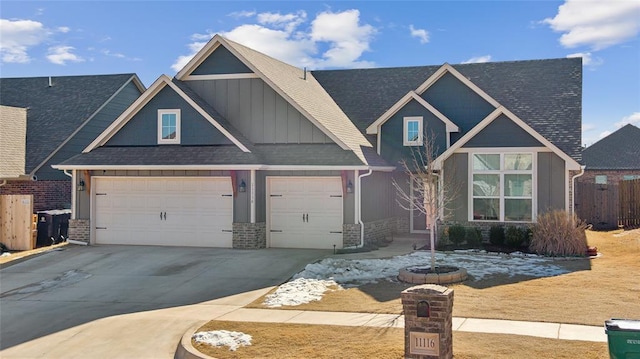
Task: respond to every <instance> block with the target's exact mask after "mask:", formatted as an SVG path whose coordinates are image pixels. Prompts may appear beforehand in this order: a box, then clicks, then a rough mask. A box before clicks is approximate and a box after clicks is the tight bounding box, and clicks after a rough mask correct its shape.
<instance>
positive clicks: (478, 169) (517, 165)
mask: <svg viewBox="0 0 640 359" xmlns="http://www.w3.org/2000/svg"><path fill="white" fill-rule="evenodd" d="M533 158H534V156H533V154H532V153H474V154H473V155H472V157H471V161H472V165H471V174H470V175H471V178H470V182H471V183H472V187H473V189H472V201H471V202H472V203H471V204H470V205H471V219H472V220H474V221H501V222H532V221H533V198H534V186H533V167H534V164H533Z"/></svg>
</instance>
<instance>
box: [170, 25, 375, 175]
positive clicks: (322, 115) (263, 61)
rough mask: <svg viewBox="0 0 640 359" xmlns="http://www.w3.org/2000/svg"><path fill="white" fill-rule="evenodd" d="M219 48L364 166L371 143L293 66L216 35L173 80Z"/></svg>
mask: <svg viewBox="0 0 640 359" xmlns="http://www.w3.org/2000/svg"><path fill="white" fill-rule="evenodd" d="M220 45H223V46H225V47H226V48H227V49H228V50H229V51H231V52H232V53H233V54H234V55H235V56H237V57H238V58H239V59H240V60H241V61H243V63H244V64H245V65H246V66H247V67H248V68H250V69H251V70H252V71H254V72H255V73H256V74H258V75H259V76H260V77H261V78H262V79H263V80H264V81H265V82H266V83H267V84H269V85H270V86H271V87H272V88H273V89H274V90H275V91H276V92H278V93H279V94H280V95H281V96H282V97H284V98H285V99H286V100H287V101H289V103H291V105H292V106H294V107H296V109H297V110H298V111H300V112H301V113H302V114H303V115H305V117H307V118H308V119H309V120H310V121H311V122H312V123H314V124H315V125H316V126H317V127H318V128H320V129H321V130H322V131H323V132H324V133H325V134H326V135H327V136H329V137H330V138H331V139H333V140H334V141H336V143H338V144H339V145H340V146H341V147H342V148H343V149H349V150H351V151H354V152H355V153H356V155H357V156H358V157H359V158H360V159H361V160H362V161H363V162H365V163H366V158H365V156H364V154H363V153H362V149H361V147H372V145H371V143H369V141H368V140H367V139H366V138H365V137H364V135H363V134H362V133H361V132H360V131H359V130H358V128H356V126H354V124H353V123H352V122H351V121H350V120H349V118H348V117H347V115H345V113H344V112H342V110H341V109H340V107H339V106H338V105H337V104H336V103H335V102H334V101H333V99H332V98H331V96H329V94H328V93H327V91H325V89H324V88H323V87H322V85H320V83H318V81H317V80H316V79H315V78H314V76H313V75H312V74H311V73H306V75H305V73H304V71H303V70H301V69H299V68H297V67H295V66H292V65H289V64H287V63H284V62H282V61H279V60H276V59H274V58H272V57H269V56H267V55H265V54H263V53H260V52H258V51H256V50H253V49H250V48H248V47H246V46H243V45H240V44H238V43H236V42H233V41H230V40H228V39H225V38H223V37H221V36H219V35H216V36H214V37H213V38H212V39H211V40H210V41H209V42H208V43H207V45H205V47H204V48H203V49H202V50H201V51H200V52H199V53H198V54H197V55H196V56H194V58H193V59H191V61H190V62H189V63H188V64H187V65H186V66H185V67H184V68H183V69H182V70H181V71H180V72H179V73H178V74H177V75H176V78H177V79H179V80H183V79H185V78H188V77H189V75H190V74H191V72H192V71H194V70H195V69H196V68H197V66H198V65H200V64H201V62H202V61H203V60H204V59H205V58H206V57H207V56H209V55H210V54H211V53H212V52H213V50H215V48H216V47H217V46H220ZM305 76H306V79H305Z"/></svg>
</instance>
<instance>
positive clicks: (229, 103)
mask: <svg viewBox="0 0 640 359" xmlns="http://www.w3.org/2000/svg"><path fill="white" fill-rule="evenodd" d="M187 84H188V85H189V86H190V87H191V88H192V89H193V90H194V91H195V92H196V93H197V94H198V95H199V96H200V97H202V98H203V99H204V100H205V101H207V102H208V103H209V104H210V105H211V106H213V108H215V109H216V111H218V112H219V113H220V114H221V115H222V116H223V117H224V118H225V119H227V121H229V122H230V123H231V125H232V126H234V127H235V128H237V129H238V130H239V131H240V132H241V133H242V134H243V135H244V136H245V137H246V138H248V139H249V141H251V142H253V143H257V144H260V143H333V141H332V140H331V139H330V138H329V137H328V136H326V135H325V134H324V133H323V132H322V131H321V130H320V129H318V128H317V127H316V126H315V125H313V124H312V123H311V122H310V121H309V120H308V119H307V118H306V117H305V116H304V115H302V114H301V113H300V111H298V110H296V108H295V107H293V106H291V104H289V103H288V102H287V101H286V100H285V99H284V98H283V97H282V96H280V95H279V94H277V93H276V92H275V91H274V90H273V89H272V88H271V87H270V86H269V85H267V84H266V83H265V82H264V81H262V79H233V80H202V81H200V80H199V81H188V82H187Z"/></svg>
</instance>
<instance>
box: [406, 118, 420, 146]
mask: <svg viewBox="0 0 640 359" xmlns="http://www.w3.org/2000/svg"><path fill="white" fill-rule="evenodd" d="M422 122H423V121H422V116H417V117H405V118H404V126H403V141H402V142H403V144H404V145H405V146H422Z"/></svg>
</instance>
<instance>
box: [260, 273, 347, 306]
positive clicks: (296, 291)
mask: <svg viewBox="0 0 640 359" xmlns="http://www.w3.org/2000/svg"><path fill="white" fill-rule="evenodd" d="M335 289H337V290H340V289H342V287H340V285H339V284H338V283H336V281H334V280H333V279H331V278H330V279H326V280H325V279H308V278H297V279H294V280H292V281H291V282H287V283H284V284H282V285H281V286H279V287H278V289H276V291H275V292H273V293H272V294H269V295H267V296H266V298H265V300H264V304H265V305H266V306H267V307H271V308H275V307H281V306H283V305H288V306H296V305H300V304H304V303H309V302H313V301H314V300H320V299H322V295H323V294H324V293H325V292H326V291H329V290H335Z"/></svg>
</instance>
